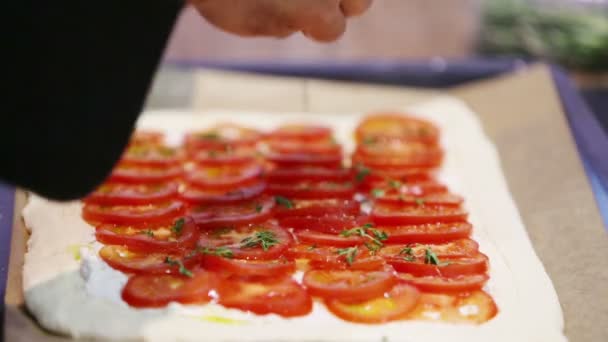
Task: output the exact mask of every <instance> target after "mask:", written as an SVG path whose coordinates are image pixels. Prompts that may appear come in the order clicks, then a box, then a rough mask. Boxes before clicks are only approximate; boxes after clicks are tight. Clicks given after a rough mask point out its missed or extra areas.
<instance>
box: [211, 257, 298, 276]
mask: <svg viewBox="0 0 608 342" xmlns="http://www.w3.org/2000/svg"><path fill="white" fill-rule="evenodd" d="M203 266H204V267H205V268H206V269H209V270H212V271H215V272H226V273H230V274H233V275H236V276H239V277H278V276H283V275H289V274H292V273H293V272H295V270H296V264H295V262H294V261H293V260H287V259H285V258H278V259H275V260H242V259H232V258H225V257H221V256H216V255H205V256H204V257H203Z"/></svg>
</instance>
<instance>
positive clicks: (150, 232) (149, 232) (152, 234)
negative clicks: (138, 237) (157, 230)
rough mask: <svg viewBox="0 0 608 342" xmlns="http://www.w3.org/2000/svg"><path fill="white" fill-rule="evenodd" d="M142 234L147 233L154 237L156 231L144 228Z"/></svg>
mask: <svg viewBox="0 0 608 342" xmlns="http://www.w3.org/2000/svg"><path fill="white" fill-rule="evenodd" d="M141 234H146V235H148V236H149V237H152V238H153V237H154V232H153V231H152V230H151V229H146V230H142V231H141Z"/></svg>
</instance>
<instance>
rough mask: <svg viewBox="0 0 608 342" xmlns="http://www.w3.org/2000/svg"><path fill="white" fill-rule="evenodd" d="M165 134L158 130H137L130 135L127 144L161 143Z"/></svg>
mask: <svg viewBox="0 0 608 342" xmlns="http://www.w3.org/2000/svg"><path fill="white" fill-rule="evenodd" d="M164 140H165V135H164V134H163V133H162V132H158V131H149V130H137V131H135V132H133V134H132V135H131V139H130V140H129V146H134V145H162V144H163V142H164Z"/></svg>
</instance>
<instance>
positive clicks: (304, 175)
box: [268, 166, 353, 183]
mask: <svg viewBox="0 0 608 342" xmlns="http://www.w3.org/2000/svg"><path fill="white" fill-rule="evenodd" d="M352 180H353V175H352V172H351V170H349V169H336V168H324V167H313V166H303V167H298V168H281V167H279V168H275V169H273V170H271V171H270V172H268V181H269V182H271V183H293V182H298V181H313V182H321V181H331V182H348V181H352Z"/></svg>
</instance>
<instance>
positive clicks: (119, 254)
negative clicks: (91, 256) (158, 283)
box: [99, 245, 201, 274]
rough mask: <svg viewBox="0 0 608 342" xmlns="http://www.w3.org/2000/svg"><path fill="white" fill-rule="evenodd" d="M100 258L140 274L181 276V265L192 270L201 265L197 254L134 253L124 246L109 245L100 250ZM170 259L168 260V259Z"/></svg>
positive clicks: (128, 271)
mask: <svg viewBox="0 0 608 342" xmlns="http://www.w3.org/2000/svg"><path fill="white" fill-rule="evenodd" d="M99 256H100V257H101V258H102V259H103V260H104V261H105V262H106V263H107V264H108V265H110V266H111V267H112V268H115V269H117V270H119V271H123V272H127V273H138V274H142V273H143V274H180V272H179V263H181V264H182V265H183V266H184V267H185V268H186V269H192V267H194V266H196V265H197V264H199V263H200V260H201V259H200V257H199V256H198V255H197V254H192V255H187V256H184V255H183V254H167V253H149V252H134V251H131V250H129V249H128V248H127V247H124V246H115V245H107V246H103V247H102V248H101V249H100V250H99ZM167 258H168V259H167Z"/></svg>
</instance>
